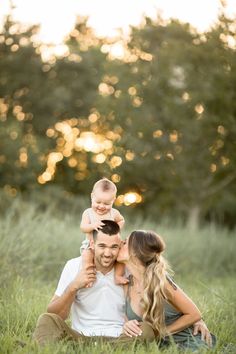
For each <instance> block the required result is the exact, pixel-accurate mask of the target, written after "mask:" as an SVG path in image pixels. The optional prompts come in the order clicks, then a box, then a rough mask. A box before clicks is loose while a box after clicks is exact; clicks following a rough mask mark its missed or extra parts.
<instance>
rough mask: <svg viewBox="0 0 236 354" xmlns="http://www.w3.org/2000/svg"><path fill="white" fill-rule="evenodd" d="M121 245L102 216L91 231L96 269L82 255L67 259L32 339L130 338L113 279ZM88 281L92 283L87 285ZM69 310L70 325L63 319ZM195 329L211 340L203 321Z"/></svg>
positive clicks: (116, 232) (122, 300) (147, 336)
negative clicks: (85, 266) (85, 263)
mask: <svg viewBox="0 0 236 354" xmlns="http://www.w3.org/2000/svg"><path fill="white" fill-rule="evenodd" d="M120 245H121V238H120V228H119V225H118V224H117V223H116V222H114V221H111V220H103V226H102V227H101V228H100V229H99V230H98V231H94V233H93V242H92V244H91V247H92V248H93V250H94V263H95V267H96V272H95V269H94V268H92V267H90V268H88V269H83V268H82V260H81V257H78V258H74V259H71V260H70V261H68V262H67V263H66V265H65V267H64V269H63V272H62V274H61V277H60V280H59V283H58V286H57V289H56V292H55V295H54V296H53V298H52V300H51V302H50V303H49V305H48V308H47V311H48V312H47V313H45V314H43V315H41V316H40V317H39V319H38V322H37V326H36V329H35V332H34V339H35V340H36V341H37V342H38V343H39V344H40V345H42V344H45V343H46V342H49V341H57V340H60V339H63V338H68V339H71V340H80V339H84V338H85V336H86V337H94V336H99V337H106V338H108V339H111V338H113V340H114V338H117V339H118V340H121V341H123V340H130V338H128V337H126V336H125V335H124V334H122V328H123V324H124V305H125V297H124V292H123V288H122V287H121V286H119V285H116V284H115V281H114V263H115V261H116V258H117V255H118V252H119V249H120ZM91 283H93V286H92V287H89V284H91ZM70 312H71V320H72V328H70V327H69V326H68V325H67V324H66V322H65V320H66V319H67V318H68V316H69V314H70ZM141 329H142V331H143V333H142V335H141V337H140V338H141V339H147V340H148V339H153V338H152V335H151V334H150V331H149V329H148V326H147V327H146V326H145V324H144V325H143V326H142V327H141ZM195 331H200V332H201V333H202V335H203V336H204V337H205V338H206V340H208V341H209V340H210V334H209V332H208V330H207V328H206V326H205V324H204V322H203V323H201V322H200V323H198V324H197V326H196V327H195ZM131 339H132V338H131Z"/></svg>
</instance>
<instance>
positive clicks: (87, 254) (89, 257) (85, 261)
mask: <svg viewBox="0 0 236 354" xmlns="http://www.w3.org/2000/svg"><path fill="white" fill-rule="evenodd" d="M80 253H81V256H82V268H83V269H88V268H90V267H93V268H94V267H95V265H94V253H93V250H92V249H91V248H90V241H89V240H88V239H85V240H84V241H83V242H82V245H81V247H80ZM92 285H93V283H90V284H89V285H87V288H90V287H91V286H92Z"/></svg>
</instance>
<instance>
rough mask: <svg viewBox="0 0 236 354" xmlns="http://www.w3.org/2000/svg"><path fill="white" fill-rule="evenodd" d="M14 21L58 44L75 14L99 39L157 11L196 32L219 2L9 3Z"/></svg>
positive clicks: (232, 1) (234, 1)
mask: <svg viewBox="0 0 236 354" xmlns="http://www.w3.org/2000/svg"><path fill="white" fill-rule="evenodd" d="M224 2H226V4H227V12H228V13H229V14H236V0H225V1H224ZM12 3H13V4H14V5H15V6H16V8H15V10H14V17H13V18H14V19H15V20H19V21H21V22H24V23H30V24H32V23H40V24H41V32H40V39H41V40H42V41H44V42H47V43H50V42H51V43H55V44H59V43H61V42H62V40H63V37H64V36H65V35H66V34H67V33H68V32H69V31H70V30H71V29H72V28H73V26H74V23H75V19H76V16H77V15H82V16H89V21H88V24H89V25H90V26H91V27H93V28H94V29H95V31H96V34H97V35H98V36H109V37H112V36H115V35H116V34H117V33H118V32H117V28H122V30H123V32H124V33H125V34H127V33H128V32H129V26H130V25H134V26H135V25H138V24H139V23H140V22H141V20H142V16H143V14H146V15H148V16H150V17H152V18H155V16H156V13H157V10H159V11H161V13H162V16H163V17H164V18H170V17H175V18H178V19H180V20H182V21H184V22H190V23H191V24H192V25H193V26H195V27H197V28H198V29H199V30H205V29H207V28H208V27H209V26H210V25H211V24H212V23H213V22H214V20H215V19H216V17H217V14H218V11H219V7H220V0H198V1H191V0H12ZM9 6H10V0H0V14H1V15H0V16H1V19H2V18H3V15H5V14H7V13H8V12H9Z"/></svg>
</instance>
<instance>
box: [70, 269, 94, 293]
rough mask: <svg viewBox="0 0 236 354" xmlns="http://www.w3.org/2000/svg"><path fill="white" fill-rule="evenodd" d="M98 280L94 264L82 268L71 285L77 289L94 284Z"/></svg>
mask: <svg viewBox="0 0 236 354" xmlns="http://www.w3.org/2000/svg"><path fill="white" fill-rule="evenodd" d="M95 280H96V271H95V268H94V266H89V267H87V268H85V269H82V270H81V271H80V272H79V274H78V275H77V276H76V278H75V279H74V281H73V282H72V284H71V286H72V287H73V288H74V289H75V290H76V291H77V290H79V289H83V288H86V287H89V284H93V283H94V282H95Z"/></svg>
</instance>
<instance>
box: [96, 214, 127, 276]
mask: <svg viewBox="0 0 236 354" xmlns="http://www.w3.org/2000/svg"><path fill="white" fill-rule="evenodd" d="M102 222H103V226H102V227H101V228H100V229H99V230H98V231H97V230H94V231H93V242H92V245H91V246H92V248H93V249H94V260H95V265H96V268H97V270H99V271H101V272H103V273H107V272H109V271H110V270H111V269H112V268H113V266H114V263H115V261H116V258H117V255H118V252H119V249H120V244H121V238H120V227H119V225H118V224H117V223H116V222H115V221H112V220H102Z"/></svg>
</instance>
